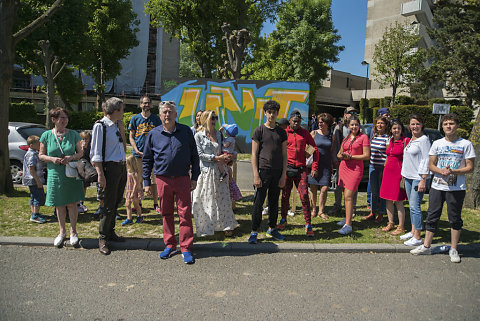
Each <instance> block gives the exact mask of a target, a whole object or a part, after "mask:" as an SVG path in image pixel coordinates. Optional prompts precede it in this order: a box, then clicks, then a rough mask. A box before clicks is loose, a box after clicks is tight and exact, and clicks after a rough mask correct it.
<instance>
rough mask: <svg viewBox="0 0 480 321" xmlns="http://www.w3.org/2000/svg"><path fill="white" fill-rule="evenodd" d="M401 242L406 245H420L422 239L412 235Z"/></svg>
mask: <svg viewBox="0 0 480 321" xmlns="http://www.w3.org/2000/svg"><path fill="white" fill-rule="evenodd" d="M402 236H403V235H402ZM403 244H405V245H406V246H419V245H422V244H423V242H422V239H420V240H417V239H416V238H414V237H413V236H412V237H411V238H410V239H409V240H408V241H405V242H403Z"/></svg>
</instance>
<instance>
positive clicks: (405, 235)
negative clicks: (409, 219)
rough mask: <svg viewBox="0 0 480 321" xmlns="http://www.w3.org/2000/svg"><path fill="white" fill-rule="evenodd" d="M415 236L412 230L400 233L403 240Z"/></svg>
mask: <svg viewBox="0 0 480 321" xmlns="http://www.w3.org/2000/svg"><path fill="white" fill-rule="evenodd" d="M412 237H413V234H412V232H408V233H407V234H403V235H400V239H401V240H409V239H411V238H412Z"/></svg>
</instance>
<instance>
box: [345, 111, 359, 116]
mask: <svg viewBox="0 0 480 321" xmlns="http://www.w3.org/2000/svg"><path fill="white" fill-rule="evenodd" d="M347 114H350V115H357V114H358V113H357V112H356V111H349V112H348V113H347Z"/></svg>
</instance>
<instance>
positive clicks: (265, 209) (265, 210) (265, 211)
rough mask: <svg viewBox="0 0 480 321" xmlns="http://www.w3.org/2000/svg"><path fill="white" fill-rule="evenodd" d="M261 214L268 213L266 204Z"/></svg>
mask: <svg viewBox="0 0 480 321" xmlns="http://www.w3.org/2000/svg"><path fill="white" fill-rule="evenodd" d="M262 215H268V206H267V207H265V208H264V209H263V211H262Z"/></svg>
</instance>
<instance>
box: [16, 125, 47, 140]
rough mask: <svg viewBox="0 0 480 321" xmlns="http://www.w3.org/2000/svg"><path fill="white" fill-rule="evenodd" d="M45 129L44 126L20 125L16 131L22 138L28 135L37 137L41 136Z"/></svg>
mask: <svg viewBox="0 0 480 321" xmlns="http://www.w3.org/2000/svg"><path fill="white" fill-rule="evenodd" d="M44 131H46V129H45V128H44V127H36V126H32V127H22V128H19V129H18V133H19V134H20V135H21V136H22V137H23V138H24V139H27V138H28V136H32V135H36V136H38V137H40V136H42V134H43V132H44Z"/></svg>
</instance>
